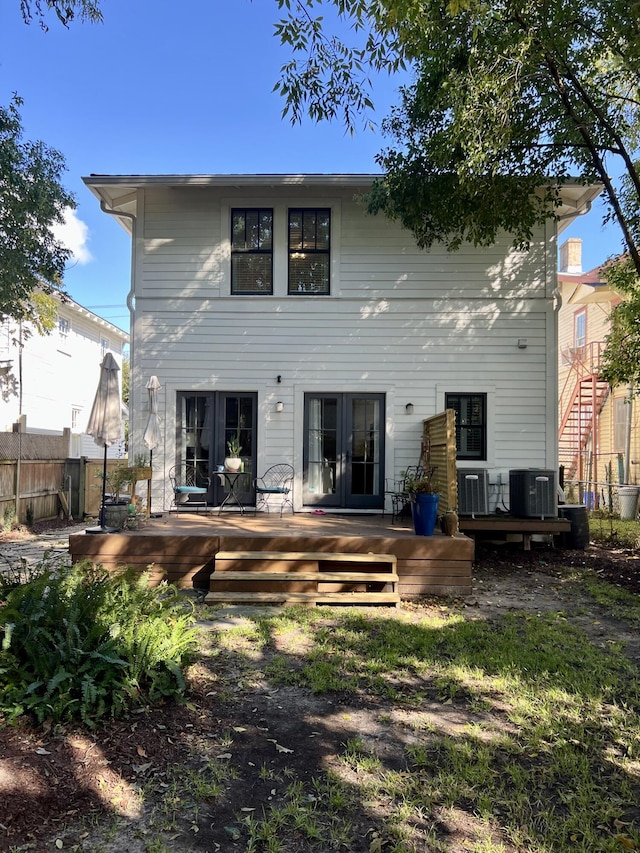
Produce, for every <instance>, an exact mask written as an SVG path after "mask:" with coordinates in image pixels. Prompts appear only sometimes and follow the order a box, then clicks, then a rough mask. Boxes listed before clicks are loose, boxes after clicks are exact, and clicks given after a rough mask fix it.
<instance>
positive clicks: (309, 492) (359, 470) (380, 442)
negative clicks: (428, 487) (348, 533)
mask: <svg viewBox="0 0 640 853" xmlns="http://www.w3.org/2000/svg"><path fill="white" fill-rule="evenodd" d="M383 412H384V394H306V395H305V428H304V433H305V446H304V476H303V502H304V503H305V504H306V505H316V506H323V507H346V508H353V509H358V508H361V509H380V508H382V500H383V491H384V487H383V473H384V429H383V423H384V419H383Z"/></svg>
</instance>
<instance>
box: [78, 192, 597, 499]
mask: <svg viewBox="0 0 640 853" xmlns="http://www.w3.org/2000/svg"><path fill="white" fill-rule="evenodd" d="M84 180H85V183H86V184H87V186H88V187H89V188H90V189H91V190H92V192H93V193H94V194H95V195H96V196H97V198H98V199H99V200H100V201H101V203H102V207H103V209H104V210H106V212H107V213H110V214H112V215H115V216H116V218H117V219H118V220H119V221H120V223H121V224H122V225H123V227H125V228H126V229H127V230H128V231H129V233H131V234H132V244H133V262H132V270H133V273H132V284H131V294H130V300H129V304H130V306H131V309H132V340H131V367H132V374H131V400H130V406H131V435H130V441H131V454H139V453H144V452H145V447H144V444H143V440H142V439H143V433H144V430H145V425H146V423H147V418H148V402H147V401H148V396H147V391H146V388H145V386H146V383H147V382H148V380H149V378H150V377H151V376H152V375H155V376H157V377H158V379H159V381H160V384H161V386H162V387H161V389H160V392H159V413H160V417H161V421H162V435H163V439H162V442H161V445H160V446H159V447H157V448H156V449H155V450H154V452H153V463H154V465H153V467H154V480H153V489H154V492H153V502H154V506H155V507H157V508H160V507H161V506H164V508H165V509H166V508H168V507H169V506H170V501H171V497H172V494H171V490H170V488H169V480H168V473H169V469H170V468H171V467H172V466H173V465H174V464H175V463H177V462H185V461H186V462H190V463H193V464H195V465H196V467H197V468H198V469H199V470H200V472H201V473H202V474H203V475H204V474H210V472H211V471H213V470H215V468H216V467H217V465H218V464H220V463H222V460H223V458H224V456H225V455H226V453H225V445H226V442H227V441H228V439H229V438H231V437H233V436H234V435H236V433H237V432H238V431H239V436H240V443H241V445H242V447H243V450H242V458H243V460H244V465H245V471H246V472H247V474H248V476H247V477H246V478H245V481H244V487H243V488H244V491H243V493H242V499H243V500H244V501H246V502H247V503H252V502H253V498H254V496H253V494H252V492H251V480H252V477H254V476H256V475H260V474H262V473H263V472H264V471H265V469H267V468H268V467H269V466H270V465H273V464H275V463H278V462H289V463H291V464H293V466H294V468H295V472H296V484H295V495H294V503H295V508H296V509H297V510H302V509H309V510H311V509H317V508H324V509H339V510H344V511H348V510H352V511H355V510H360V511H380V509H381V508H382V506H383V501H384V491H385V479H386V478H393V477H398V476H399V475H400V472H401V471H402V470H403V469H405V468H406V467H407V466H408V465H415V464H416V463H417V462H418V461H419V458H420V454H421V435H422V421H423V419H425V418H427V417H429V416H431V415H434V414H436V413H438V412H441V411H442V410H444V409H445V408H453V409H455V410H456V413H457V432H458V436H457V438H458V466H459V468H461V469H464V468H471V469H474V470H475V469H483V470H485V471H487V472H488V478H489V481H490V483H491V485H492V489H491V504H492V507H491V508H492V509H493V508H494V507H495V505H496V503H497V502H498V501H507V502H508V489H507V485H508V472H509V470H511V469H522V468H528V467H533V468H544V469H554V470H555V469H557V463H558V443H557V435H558V431H557V430H558V420H557V411H558V410H557V403H558V387H557V314H556V312H557V299H556V296H557V294H556V287H557V278H556V268H557V263H556V254H557V243H556V226H555V225H554V224H553V223H552V222H549V223H548V226H547V228H546V229H540V230H539V231H538V232H537V233H536V234H535V235H534V239H533V242H532V247H531V250H530V251H529V252H518V251H514V250H512V249H511V248H510V240H509V239H508V237H507V236H505V237H504V239H503V240H501V241H500V242H499V243H498V244H497V245H495V246H492V247H489V248H482V249H478V248H474V247H472V246H464V247H463V248H462V249H461V250H460V251H458V252H455V253H448V252H446V251H445V250H444V249H442V248H439V247H435V248H434V249H432V250H431V251H430V252H425V251H422V250H420V249H419V248H418V247H417V246H416V244H415V241H414V239H413V237H412V235H411V234H410V233H409V232H408V231H406V230H404V229H403V228H402V227H401V226H399V225H398V224H396V223H393V222H390V221H388V220H387V219H385V218H384V217H383V216H377V217H373V216H369V215H368V214H367V213H366V212H365V210H364V209H363V207H362V205H361V203H360V202H359V201H358V196H359V194H361V193H362V192H364V191H366V190H367V189H368V187H369V186H370V185H371V181H372V180H373V176H371V175H204V176H105V175H95V176H91V177H87V178H85V179H84ZM597 192H598V190H597V189H592V188H585V187H583V186H578V185H575V186H571V187H566V188H564V189H563V190H562V197H563V200H564V207H563V209H562V210H561V211H560V212H561V214H563V215H565V214H566V218H565V219H564V221H563V225H567V224H568V223H569V222H570V221H571V217H572V215H573V214H575V215H578V214H579V213H580V212H582V211H584V209H586V207H587V206H588V204H589V203H590V201H591V200H592V199H593V198H594V197H595V196H596V195H597ZM222 496H223V492H222V491H221V485H220V483H219V478H218V477H213V478H212V480H211V487H210V491H209V495H208V500H209V503H210V504H212V505H216V504H218V503H219V502H220V500H221V498H222Z"/></svg>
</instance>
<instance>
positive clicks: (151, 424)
mask: <svg viewBox="0 0 640 853" xmlns="http://www.w3.org/2000/svg"><path fill="white" fill-rule="evenodd" d="M161 387H162V386H161V385H160V381H159V380H158V377H157V376H152V377H151V378H150V379H149V381H148V382H147V391H148V392H149V417H148V418H147V426H146V429H145V431H144V435H143V436H142V440H143V441H144V443H145V444H146V445H147V447H148V448H149V465H150V466H151V469H152V471H153V450H154V448H156V447H157V446H158V445H159V444H160V441H161V439H162V436H161V435H160V418H159V417H158V391H159V389H160V388H161ZM147 513H148V514H149V515H151V481H149V482H148V483H147Z"/></svg>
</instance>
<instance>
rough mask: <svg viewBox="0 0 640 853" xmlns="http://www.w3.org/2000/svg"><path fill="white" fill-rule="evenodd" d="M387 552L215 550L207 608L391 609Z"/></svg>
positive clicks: (391, 568)
mask: <svg viewBox="0 0 640 853" xmlns="http://www.w3.org/2000/svg"><path fill="white" fill-rule="evenodd" d="M396 563H397V561H396V557H395V555H393V554H344V553H340V554H337V553H333V554H332V553H327V552H305V551H290V552H286V551H284V552H280V551H277V552H269V551H220V552H219V553H218V554H216V558H215V571H214V572H213V573H212V574H211V578H210V584H209V590H210V591H209V594H208V595H207V596H206V599H205V601H206V602H207V603H209V604H213V603H218V602H226V603H264V604H268V603H273V604H300V603H303V604H309V605H316V604H364V605H372V604H387V605H392V606H397V605H398V604H399V602H400V596H399V593H398V583H399V578H398V574H397V571H396Z"/></svg>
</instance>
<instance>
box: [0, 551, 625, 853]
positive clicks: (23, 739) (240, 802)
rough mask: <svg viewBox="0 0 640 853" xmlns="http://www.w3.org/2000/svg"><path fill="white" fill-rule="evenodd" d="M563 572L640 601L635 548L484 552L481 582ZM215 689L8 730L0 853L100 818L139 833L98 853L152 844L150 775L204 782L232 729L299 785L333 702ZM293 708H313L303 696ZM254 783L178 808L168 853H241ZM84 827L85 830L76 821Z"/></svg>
mask: <svg viewBox="0 0 640 853" xmlns="http://www.w3.org/2000/svg"><path fill="white" fill-rule="evenodd" d="M0 541H1V539H0ZM566 566H572V567H575V568H578V569H580V568H588V569H592V570H593V571H595V572H597V574H598V575H600V576H601V577H602V578H603V579H606V580H608V581H610V582H611V583H614V584H616V585H618V586H620V587H623V588H625V589H627V590H629V591H631V592H634V593H640V553H638V552H635V551H629V550H625V549H620V548H618V549H617V548H602V547H594V546H591V547H589V549H588V550H586V551H572V550H571V551H570V550H560V549H552V548H548V547H536V546H534V547H533V549H532V550H531V551H523V550H522V547H521V546H518V547H513V548H512V547H510V546H509V547H508V546H491V545H478V547H477V564H476V570H477V572H478V574H479V575H485V576H487V575H490V576H491V577H492V578H495V579H499V578H500V577H501V576H503V577H505V578H511V580H513V577H514V574H515V573H519V574H520V575H521V576H522V577H526V576H527V575H528V574H530V573H535V574H536V575H539V574H543V575H544V574H548V575H550V576H554V575H556V574H557V573H560V572H562V570H563V569H562V567H566ZM523 569H525V570H527V571H524V572H523ZM425 606H428V602H426V603H425ZM225 677H228V673H227V674H226V676H225ZM239 680H240V681H241V676H239ZM215 681H216V673H215V671H212V670H211V669H209V670H208V671H206V672H203V671H196V672H194V674H193V677H192V680H191V683H190V693H189V696H188V703H187V705H186V706H185V705H180V706H179V705H176V704H168V705H166V706H162V707H159V708H154V709H153V710H143V711H141V712H138V713H133V714H131V715H130V716H129V718H127V719H124V720H116V721H111V722H110V723H108V724H107V725H105V726H104V727H101V728H100V729H99V730H96V731H94V732H88V731H87V730H86V729H82V728H80V727H78V728H77V729H76V730H71V729H69V728H67V729H63V730H61V729H59V730H57V731H53V730H52V729H51V728H50V727H47V726H44V727H40V728H34V727H31V726H30V725H27V724H25V723H22V724H20V725H18V726H15V727H11V728H6V727H5V728H2V727H1V721H0V850H1V851H10V850H11V851H14V850H20V851H22V850H24V851H27V850H30V851H45V850H46V851H48V850H52V849H56V846H57V847H58V848H59V849H75V850H93V849H96V846H95V842H94V841H93V840H92V836H91V833H92V826H93V823H94V821H98V820H101V821H103V820H104V819H105V818H109V819H113V817H114V816H118V817H120V818H121V819H122V820H124V821H125V822H127V825H128V826H129V827H135V826H136V825H138V827H139V828H138V830H137V832H138V836H136V835H135V833H133V831H132V833H131V835H130V842H129V841H128V842H126V846H125V842H123V841H122V839H121V838H120V839H119V840H118V841H114V842H113V843H114V845H116V846H109V845H108V844H107V843H106V842H105V843H104V844H103V843H102V841H101V844H100V847H99V849H100V850H108V851H117V853H127V851H143V850H145V849H148V848H146V847H145V846H144V841H140V840H139V837H140V834H141V833H142V836H141V837H142V838H143V837H144V831H145V830H144V828H142V826H143V825H142V823H139V824H137V823H136V822H137V821H138V820H139V818H140V815H141V810H143V809H144V804H143V803H142V802H141V800H140V798H139V789H140V786H141V785H142V784H144V783H145V782H147V780H149V779H150V778H151V777H153V779H154V780H155V783H156V785H157V786H159V788H162V787H163V786H164V789H166V788H167V787H168V786H170V784H171V780H172V774H174V773H175V768H176V767H180V766H182V767H184V766H187V765H189V763H191V765H192V769H193V771H194V772H196V773H197V772H199V767H200V766H201V765H199V764H198V761H201V760H202V757H203V756H205V757H209V759H210V760H222V761H224V760H225V758H224V756H225V754H226V750H228V746H225V735H228V733H229V732H230V731H238V732H240V731H241V732H242V734H239V735H237V737H236V739H235V742H234V745H233V759H234V762H235V763H239V765H240V766H247V765H251V766H255V767H257V768H259V767H261V766H267V767H274V768H275V767H276V762H278V761H279V762H280V763H281V764H282V766H283V767H285V766H286V767H288V768H290V769H293V770H294V771H295V773H296V775H297V777H298V778H301V779H302V778H306V777H308V775H309V773H310V772H311V771H312V770H314V771H315V770H316V768H317V764H316V758H315V757H314V756H313V755H312V752H313V750H314V748H319V746H320V744H319V742H318V741H315V740H314V737H313V735H314V723H315V722H316V721H318V720H319V721H321V720H322V717H323V714H324V713H325V712H326V711H327V710H328V706H330V705H332V702H331V701H329V700H327V699H326V698H322V697H319V698H317V699H313V700H311V698H309V700H308V701H309V706H308V707H306V708H305V709H304V711H305V713H304V714H300V713H297V711H298V710H300V709H299V708H298V707H297V706H296V713H292V710H291V705H290V701H292V697H287V696H285V695H284V693H285V692H286V691H284V690H280V691H275V690H271V689H270V688H269V687H268V685H266V684H265V685H263V686H262V688H261V689H255V687H253V688H252V689H249V687H248V686H247V687H246V688H243V687H242V684H240V685H239V686H238V689H237V694H236V696H235V697H234V699H233V700H232V701H229V699H228V698H226V699H225V700H224V701H222V700H221V697H220V695H219V694H218V692H217V691H216V689H212V685H214V687H215ZM288 700H290V701H288ZM295 701H296V702H298V703H299V702H305V701H307V700H306V699H304V698H302V697H300V696H299V695H298V696H297V698H296V700H295ZM325 706H327V707H325ZM320 725H321V723H320ZM265 732H268V733H266V734H265ZM279 745H284V746H285V749H284V750H282V752H283V753H284V754H279V751H278V746H279ZM253 779H254V781H253V783H252V788H251V790H247V789H243V788H242V786H237V787H236V788H235V789H233V790H232V791H230V792H229V793H228V795H227V796H226V797H225V798H224V802H223V803H217V804H216V806H215V812H214V811H213V810H212V812H211V814H208V815H205V814H203V813H200V814H196V815H191V814H190V813H189V811H188V809H186V810H185V809H184V808H183V807H181V808H180V810H179V811H180V814H179V815H178V816H177V817H176V818H175V819H176V833H175V839H176V840H175V842H174V846H173V847H171V849H172V850H184V851H187V850H188V851H196V850H202V851H215V850H224V851H238V852H239V851H241V850H242V849H243V848H242V846H241V844H240V842H237V841H236V840H235V839H234V837H233V835H229V827H233V825H234V822H236V821H237V814H238V811H239V810H240V809H241V808H242V807H243V806H247V805H249V804H252V803H255V802H266V801H267V800H268V799H269V798H270V792H271V791H272V790H273V789H274V782H273V780H269V779H267V778H265V779H264V780H262V781H260V780H259V778H258V777H256V776H255V775H254V777H253ZM260 786H262V788H263V789H264V790H262V789H261V787H260ZM80 818H83V819H84V821H83V822H78V821H79V819H80ZM353 819H354V821H355V822H356V824H357V823H358V821H359V819H360V818H359V816H358V815H354V816H353ZM367 820H369V821H370V818H367V817H366V816H365V815H363V816H362V822H363V826H362V830H363V832H362V838H363V841H362V848H361V849H362V851H365V850H369V849H370V848H369V843H370V841H369V840H368V838H367V835H366V833H367V828H366V825H365V824H366V821H367ZM69 824H75V826H76V829H75V830H74V832H75V834H74V835H73V836H72V837H70V836H69V834H68V833H66V834H65V830H64V827H66V826H68V825H69ZM136 838H138V840H136ZM185 839H186V840H185ZM56 841H57V842H58V844H57V845H56ZM60 845H62V847H61V846H60ZM85 845H87V846H85ZM300 849H302V848H300ZM359 850H360V848H358V850H355V849H354V850H352V853H358V851H359Z"/></svg>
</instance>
